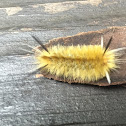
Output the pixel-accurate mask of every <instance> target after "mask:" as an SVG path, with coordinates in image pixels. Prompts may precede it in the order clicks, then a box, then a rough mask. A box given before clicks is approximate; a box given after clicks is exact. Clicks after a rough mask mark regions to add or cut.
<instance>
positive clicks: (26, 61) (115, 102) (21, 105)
mask: <svg viewBox="0 0 126 126" xmlns="http://www.w3.org/2000/svg"><path fill="white" fill-rule="evenodd" d="M50 2H51V3H50ZM0 7H1V8H0V124H1V126H47V125H50V126H52V125H71V126H72V125H76V126H80V125H83V126H102V125H126V119H125V118H126V97H125V95H126V88H124V87H119V86H112V87H98V86H88V85H76V84H74V85H69V84H67V83H62V82H58V81H54V80H49V79H46V78H42V77H41V78H35V76H34V75H31V76H28V72H29V71H30V70H32V69H34V68H35V67H36V65H35V64H33V63H34V58H33V54H31V55H30V56H26V54H27V52H24V51H23V50H21V49H22V48H23V49H27V50H31V49H30V48H29V47H27V46H26V45H25V44H28V45H31V46H36V45H37V43H35V42H34V41H33V39H32V37H31V35H37V36H38V37H39V38H40V39H41V40H42V41H43V43H46V42H48V41H49V40H50V39H53V38H56V37H63V36H70V35H74V34H77V33H79V32H86V31H92V30H99V29H102V28H107V27H111V26H116V25H117V26H125V22H126V13H125V12H126V1H125V0H114V1H111V0H85V1H74V0H73V1H66V0H48V1H47V0H43V1H41V0H36V1H33V0H26V1H24V0H16V1H15V0H11V1H10V0H1V2H0Z"/></svg>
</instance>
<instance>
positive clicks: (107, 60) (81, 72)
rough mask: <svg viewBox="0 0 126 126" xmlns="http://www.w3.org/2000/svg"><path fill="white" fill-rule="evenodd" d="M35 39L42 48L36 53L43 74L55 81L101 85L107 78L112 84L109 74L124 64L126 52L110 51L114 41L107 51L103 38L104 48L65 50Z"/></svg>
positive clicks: (94, 46)
mask: <svg viewBox="0 0 126 126" xmlns="http://www.w3.org/2000/svg"><path fill="white" fill-rule="evenodd" d="M32 37H33V39H34V40H35V41H36V42H38V43H39V44H40V46H41V48H36V49H35V52H36V53H35V57H36V60H37V64H38V69H39V70H40V71H41V72H42V73H46V74H48V75H51V76H52V77H51V78H52V79H55V80H61V81H64V82H68V83H71V82H72V83H90V82H97V81H99V80H101V79H103V78H105V77H106V78H107V81H108V83H109V84H111V78H110V75H109V74H110V73H111V72H112V71H116V70H117V69H119V67H120V66H119V64H120V63H122V60H121V59H120V57H121V56H122V54H121V53H120V51H122V50H124V49H126V48H125V47H122V48H117V49H112V50H110V49H109V46H110V44H111V42H112V37H111V38H110V39H109V41H108V44H107V46H106V47H104V46H103V37H101V44H100V45H77V46H74V45H71V46H63V45H60V44H58V45H54V46H50V47H48V48H47V47H45V46H44V45H43V44H42V42H41V41H40V40H39V38H37V37H35V36H32ZM46 74H45V75H46ZM47 77H48V76H47ZM59 78H62V79H59Z"/></svg>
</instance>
